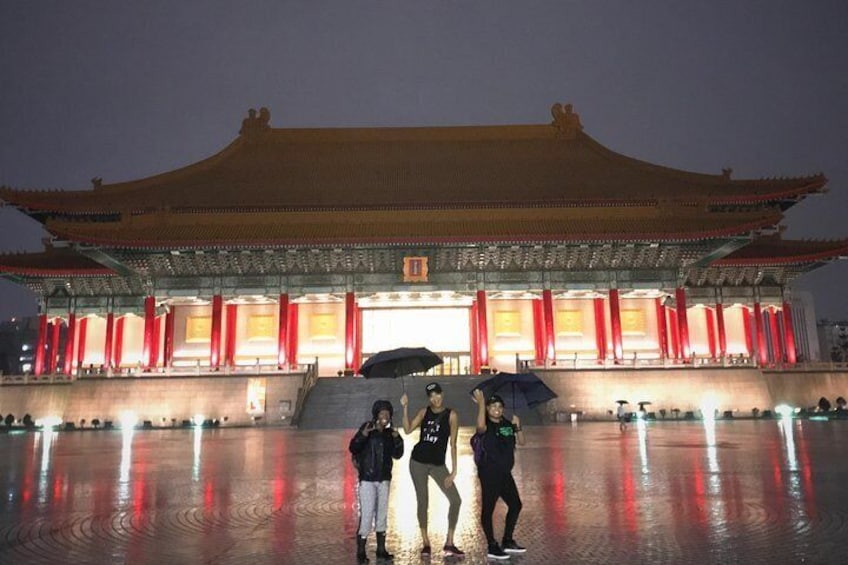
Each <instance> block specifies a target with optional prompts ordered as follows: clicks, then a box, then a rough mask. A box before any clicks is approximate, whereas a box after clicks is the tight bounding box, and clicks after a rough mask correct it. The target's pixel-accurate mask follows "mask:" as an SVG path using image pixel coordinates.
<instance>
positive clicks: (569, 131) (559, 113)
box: [551, 102, 583, 139]
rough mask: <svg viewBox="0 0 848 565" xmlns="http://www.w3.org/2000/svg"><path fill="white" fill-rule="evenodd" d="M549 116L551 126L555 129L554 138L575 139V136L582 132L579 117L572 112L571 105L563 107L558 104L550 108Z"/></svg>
mask: <svg viewBox="0 0 848 565" xmlns="http://www.w3.org/2000/svg"><path fill="white" fill-rule="evenodd" d="M551 115H552V116H553V118H554V120H553V121H552V122H551V125H552V126H553V127H554V128H556V130H557V131H556V136H557V137H558V138H560V139H575V138H576V137H577V134H578V133H579V132H581V131H583V124H581V123H580V116H579V115H577V114H576V113H575V112H574V109H573V107H572V106H571V104H566V105H565V106H563V105H562V104H560V103H559V102H557V103H556V104H554V105H553V106H552V107H551Z"/></svg>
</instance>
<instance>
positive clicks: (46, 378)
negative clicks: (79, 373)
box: [0, 373, 76, 386]
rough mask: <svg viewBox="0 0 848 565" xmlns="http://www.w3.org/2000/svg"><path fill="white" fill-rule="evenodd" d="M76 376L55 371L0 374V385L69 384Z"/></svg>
mask: <svg viewBox="0 0 848 565" xmlns="http://www.w3.org/2000/svg"><path fill="white" fill-rule="evenodd" d="M75 380H76V378H75V377H74V376H73V375H63V374H61V373H57V374H54V375H40V376H37V377H36V376H35V375H2V376H0V386H2V385H45V384H71V383H72V382H74V381H75Z"/></svg>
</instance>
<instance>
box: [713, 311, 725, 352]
mask: <svg viewBox="0 0 848 565" xmlns="http://www.w3.org/2000/svg"><path fill="white" fill-rule="evenodd" d="M715 317H716V327H717V328H718V356H719V357H721V358H722V359H724V358H725V357H727V331H726V330H725V328H724V304H721V303H718V304H716V309H715Z"/></svg>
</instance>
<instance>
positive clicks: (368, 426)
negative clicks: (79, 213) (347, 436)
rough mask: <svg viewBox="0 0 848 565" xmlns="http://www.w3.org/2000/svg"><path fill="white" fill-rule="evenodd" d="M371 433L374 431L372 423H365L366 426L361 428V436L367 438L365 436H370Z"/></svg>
mask: <svg viewBox="0 0 848 565" xmlns="http://www.w3.org/2000/svg"><path fill="white" fill-rule="evenodd" d="M372 431H374V423H373V422H368V423H367V424H365V426H363V428H362V435H364V436H367V435H368V434H370V433H371V432H372Z"/></svg>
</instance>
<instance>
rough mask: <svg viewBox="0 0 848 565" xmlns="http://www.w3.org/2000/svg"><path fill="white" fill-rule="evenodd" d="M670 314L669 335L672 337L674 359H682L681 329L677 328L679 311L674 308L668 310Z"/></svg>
mask: <svg viewBox="0 0 848 565" xmlns="http://www.w3.org/2000/svg"><path fill="white" fill-rule="evenodd" d="M666 312H667V313H668V327H669V332H668V333H669V335H670V336H671V351H672V358H673V359H675V360H677V359H680V328H678V327H677V311H676V310H675V309H674V308H666Z"/></svg>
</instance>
